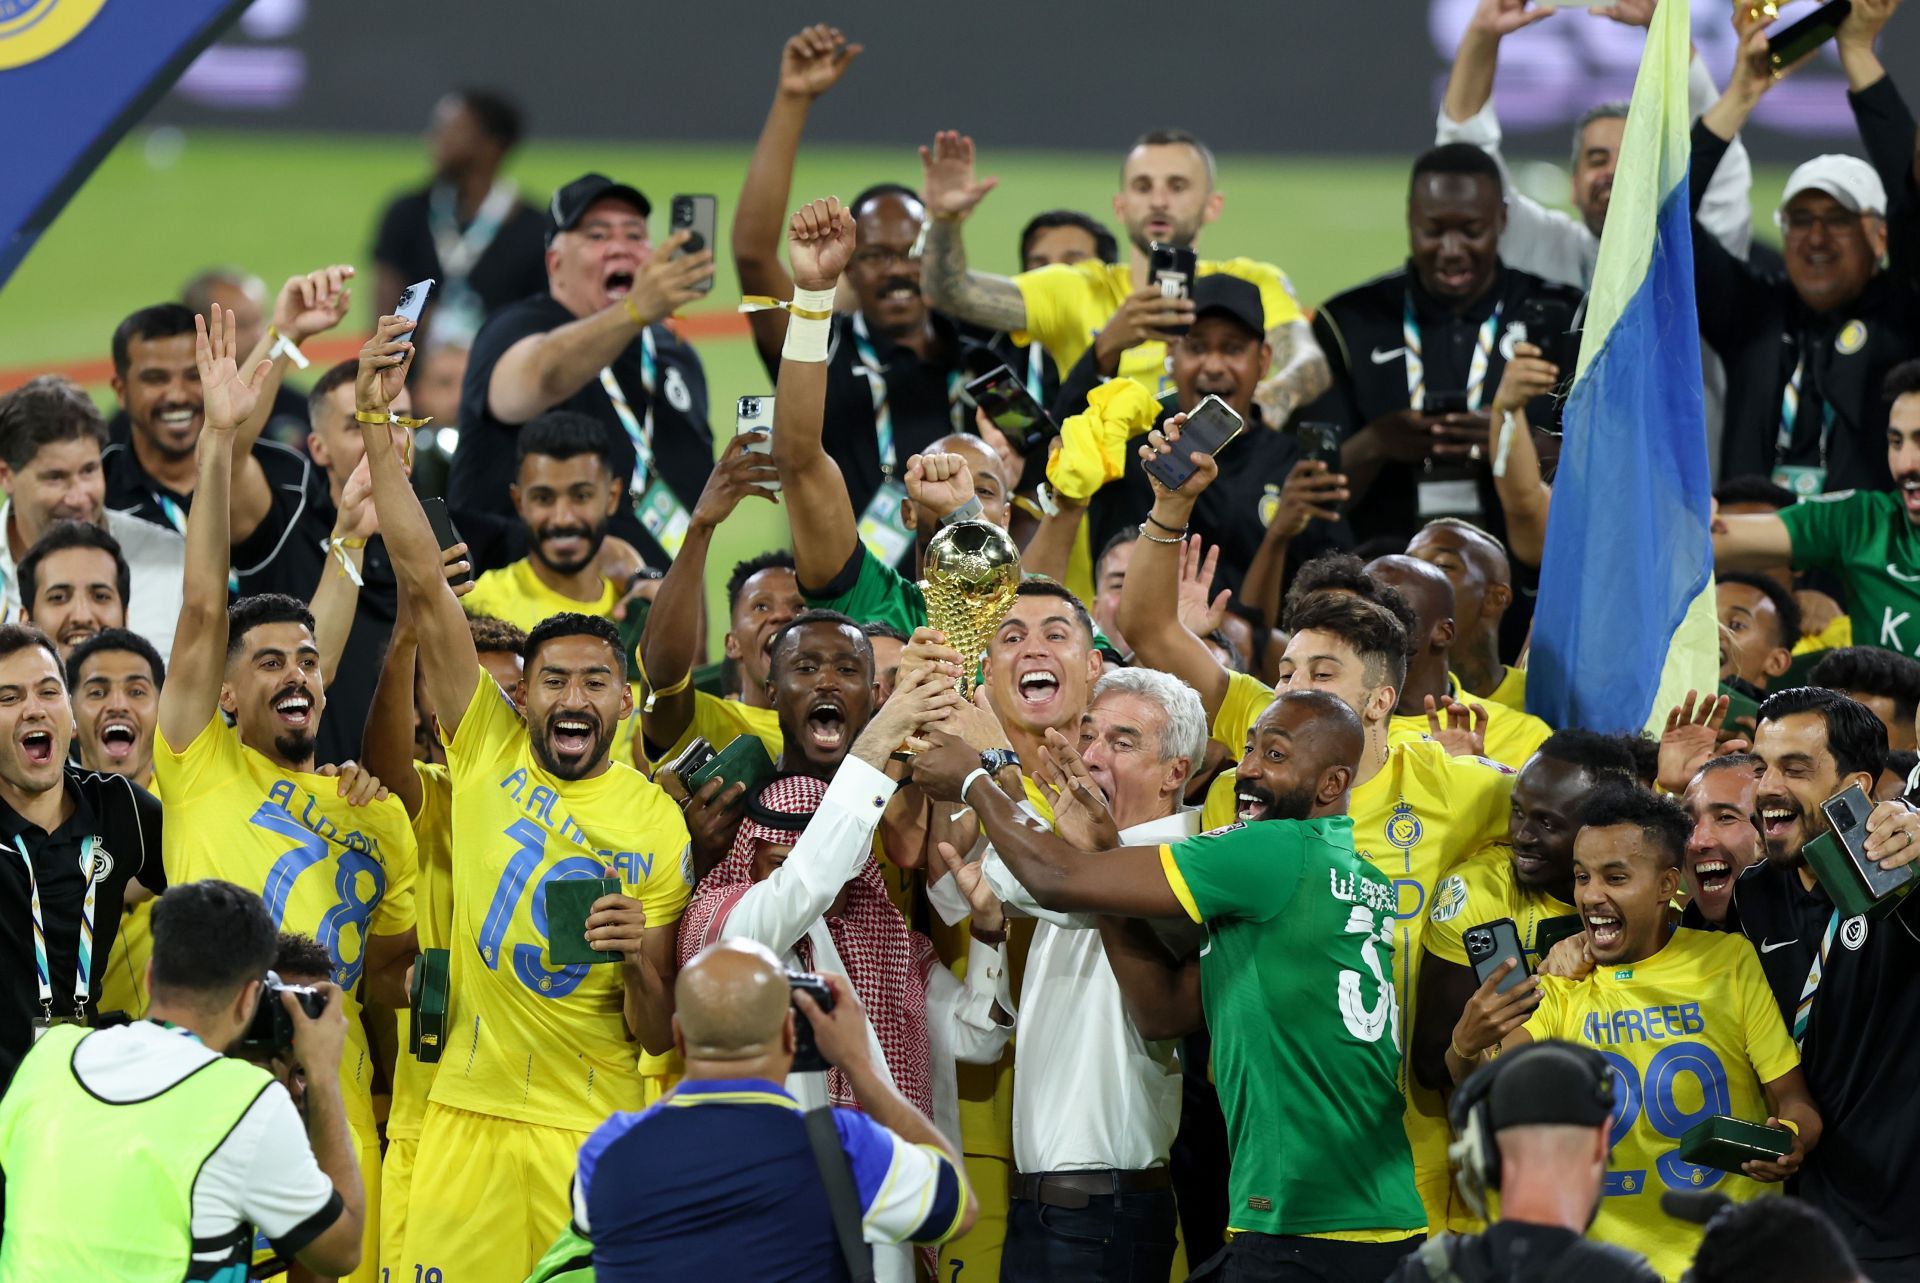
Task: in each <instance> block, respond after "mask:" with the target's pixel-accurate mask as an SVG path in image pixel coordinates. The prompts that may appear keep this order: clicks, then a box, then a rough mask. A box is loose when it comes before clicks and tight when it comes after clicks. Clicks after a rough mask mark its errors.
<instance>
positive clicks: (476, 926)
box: [430, 673, 691, 1131]
mask: <svg viewBox="0 0 1920 1283" xmlns="http://www.w3.org/2000/svg"><path fill="white" fill-rule="evenodd" d="M446 744H447V761H448V766H449V769H450V773H451V776H452V780H453V803H454V805H453V838H454V847H455V849H456V850H458V851H459V853H460V858H459V860H458V861H456V862H455V864H454V896H453V930H452V935H451V940H450V945H449V947H450V948H451V949H452V952H453V977H452V978H453V1010H452V1012H451V1015H450V1018H449V1021H448V1024H449V1027H450V1029H451V1036H450V1038H449V1042H450V1044H451V1045H449V1046H448V1048H447V1050H446V1054H445V1058H444V1059H443V1060H442V1062H441V1065H440V1071H439V1072H438V1073H437V1074H436V1075H435V1076H434V1081H433V1091H432V1093H431V1097H430V1099H432V1100H433V1102H434V1103H436V1104H440V1105H445V1106H447V1107H449V1108H452V1109H464V1110H468V1111H470V1112H472V1113H476V1114H485V1115H488V1116H490V1117H495V1118H505V1119H510V1120H514V1121H518V1122H527V1123H538V1124H541V1125H543V1126H547V1127H559V1128H568V1129H572V1130H575V1131H591V1130H593V1128H595V1127H597V1126H599V1125H600V1123H601V1122H603V1121H604V1120H605V1119H606V1117H607V1115H608V1114H609V1113H611V1112H613V1111H614V1110H617V1109H638V1108H640V1107H641V1103H642V1102H641V1089H640V1077H639V1074H638V1072H637V1070H636V1059H637V1057H638V1054H639V1051H640V1048H639V1046H638V1044H636V1043H634V1042H633V1041H631V1040H630V1039H629V1038H628V1036H627V1028H626V1020H625V1017H624V1015H623V1014H622V1013H623V999H624V992H625V991H624V989H623V987H622V981H621V974H620V967H619V966H618V965H617V964H612V963H602V964H597V965H590V964H585V963H574V964H569V965H565V966H556V965H554V964H553V962H552V960H551V958H550V957H549V955H548V948H547V888H548V886H550V885H551V884H552V883H553V882H555V881H557V880H559V879H563V878H598V877H618V878H619V879H620V881H621V882H622V883H623V884H624V885H623V889H624V891H625V894H627V895H629V896H632V897H633V898H635V899H637V900H639V901H640V902H641V904H642V906H643V907H644V908H645V910H646V914H647V922H648V925H649V926H656V927H664V926H669V925H671V924H673V923H675V922H677V921H679V919H680V914H681V912H682V911H683V910H684V909H685V908H686V905H687V900H688V898H689V896H690V894H691V884H690V880H689V877H688V870H687V856H688V851H687V826H686V822H685V821H684V820H683V819H682V818H681V815H680V810H679V808H678V807H676V806H675V805H674V804H673V802H672V801H671V800H669V799H668V797H667V795H666V794H665V793H663V792H662V791H661V790H660V789H659V787H658V786H656V785H655V784H654V783H653V782H652V781H651V780H649V779H647V778H646V777H645V776H644V775H641V774H640V773H639V772H638V771H636V770H634V769H633V768H632V767H631V766H628V765H627V764H626V763H624V762H618V761H616V762H613V763H612V764H611V765H610V766H609V767H608V769H607V770H606V771H605V772H603V773H602V774H600V775H598V776H595V777H594V778H592V779H585V780H561V779H558V778H556V777H555V776H552V775H549V774H548V773H547V772H546V771H545V770H544V769H543V768H542V767H541V766H540V763H539V761H538V759H536V758H535V757H534V755H533V746H532V742H531V741H530V740H529V739H528V736H527V729H526V725H525V723H523V722H522V721H521V720H520V715H519V714H518V713H516V712H515V711H514V708H513V706H512V705H511V704H509V703H508V702H507V701H506V699H505V698H504V697H503V696H502V695H501V694H500V691H499V688H498V687H496V686H495V685H494V684H493V681H492V679H491V678H488V677H487V676H486V675H485V674H484V673H482V674H481V681H480V682H479V683H478V684H477V685H476V687H475V689H474V695H473V700H472V702H471V703H470V704H468V706H467V710H466V713H465V714H464V716H462V718H461V720H460V724H459V730H458V732H457V733H456V734H454V735H453V736H451V737H450V738H448V739H447V741H446Z"/></svg>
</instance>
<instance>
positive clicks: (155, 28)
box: [0, 0, 247, 285]
mask: <svg viewBox="0 0 1920 1283" xmlns="http://www.w3.org/2000/svg"><path fill="white" fill-rule="evenodd" d="M246 7H247V0H0V121H5V122H6V123H5V125H4V128H5V130H6V144H5V147H4V149H0V154H4V155H5V157H6V162H5V174H4V177H0V285H4V284H5V283H6V280H7V278H8V277H9V276H11V275H13V269H14V268H16V267H18V266H20V260H22V259H24V258H25V257H26V256H27V251H28V250H30V249H32V248H33V243H34V241H36V240H38V239H39V237H40V233H41V232H43V231H45V230H46V228H47V225H48V224H49V223H51V222H52V221H53V220H54V217H55V216H56V215H58V214H59V212H60V211H61V210H62V209H63V208H65V206H66V203H67V201H68V200H70V199H71V198H72V197H73V194H74V192H76V191H78V190H79V189H80V184H81V183H84V182H85V181H86V180H87V176H88V175H89V174H91V173H93V171H94V167H95V166H97V165H98V164H99V163H100V160H101V158H102V157H104V156H105V155H106V154H107V152H108V151H109V150H111V149H112V147H113V145H114V144H115V143H116V142H119V141H120V136H121V135H122V134H124V133H126V132H127V130H128V129H130V128H131V127H132V126H133V124H134V122H135V121H137V120H139V119H140V117H141V116H142V115H143V114H145V112H146V110H147V108H148V107H150V106H152V105H153V101H154V99H156V98H158V97H159V96H160V95H161V94H163V93H165V92H166V91H167V89H168V88H169V87H170V86H171V85H172V84H173V82H174V81H176V80H178V79H179V78H180V73H181V72H183V71H185V70H186V69H187V66H188V64H189V63H191V62H192V61H193V60H194V59H195V58H196V57H198V56H199V54H200V51H201V50H202V49H205V48H206V47H207V46H208V45H209V44H211V43H212V42H213V38H214V37H215V36H217V35H219V34H220V32H221V31H222V30H223V29H224V28H225V27H226V25H227V24H228V23H229V22H231V21H232V20H233V19H234V18H235V17H237V16H238V15H239V13H240V11H241V10H242V9H244V8H246Z"/></svg>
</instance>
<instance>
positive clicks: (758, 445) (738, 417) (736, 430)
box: [733, 396, 780, 494]
mask: <svg viewBox="0 0 1920 1283" xmlns="http://www.w3.org/2000/svg"><path fill="white" fill-rule="evenodd" d="M749 432H758V433H760V434H761V435H762V436H764V437H765V438H766V439H765V440H764V441H749V442H748V443H747V449H748V450H749V451H751V452H752V453H754V454H767V455H770V454H772V453H773V398H772V397H770V396H743V397H741V398H740V399H739V401H737V402H736V403H735V404H734V407H733V435H735V436H736V437H743V436H746V435H747V434H748V433H749ZM754 484H755V485H756V486H758V487H759V488H760V489H762V490H769V491H772V492H773V493H774V494H779V493H780V483H779V482H778V481H769V482H758V481H756V482H755V483H754Z"/></svg>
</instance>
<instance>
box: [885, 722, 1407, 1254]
mask: <svg viewBox="0 0 1920 1283" xmlns="http://www.w3.org/2000/svg"><path fill="white" fill-rule="evenodd" d="M933 739H934V742H935V747H934V748H933V749H932V750H931V751H929V752H924V753H921V754H920V755H919V756H917V757H916V758H915V759H914V763H913V776H914V780H915V782H916V783H918V784H919V785H920V787H921V788H922V789H924V790H925V791H926V792H927V793H928V794H929V795H931V796H932V797H935V798H938V799H940V800H942V801H948V802H964V803H965V804H967V805H969V806H971V807H972V808H973V809H974V812H975V813H976V814H977V815H978V817H979V819H980V823H981V826H982V827H983V828H984V829H985V830H986V834H987V837H988V839H989V840H990V841H991V842H992V843H993V845H994V848H995V850H997V851H998V852H999V854H1000V857H1001V859H1002V860H1003V861H1005V863H1006V866H1007V868H1008V869H1009V870H1010V871H1011V872H1012V873H1013V875H1014V876H1015V877H1017V878H1018V879H1019V880H1020V882H1021V884H1022V885H1023V886H1025V887H1026V889H1027V891H1028V892H1029V893H1031V894H1032V896H1033V898H1034V899H1035V900H1037V901H1039V903H1040V904H1041V905H1042V906H1043V907H1045V908H1048V909H1055V910H1061V911H1081V912H1092V913H1104V914H1112V915H1121V916H1124V917H1129V918H1155V917H1158V918H1168V917H1185V918H1190V919H1191V920H1192V921H1194V922H1203V923H1205V924H1206V926H1207V931H1208V937H1209V947H1208V949H1207V950H1206V952H1205V953H1204V954H1203V955H1202V956H1201V957H1200V958H1199V959H1198V961H1197V962H1195V961H1189V962H1187V963H1183V964H1181V965H1179V966H1178V967H1169V966H1168V965H1167V964H1166V962H1165V961H1164V957H1165V955H1164V953H1162V952H1160V951H1159V950H1158V949H1157V947H1156V946H1155V945H1154V944H1153V943H1152V940H1151V937H1148V939H1147V940H1145V941H1142V940H1141V939H1140V937H1139V934H1138V932H1137V931H1136V930H1135V929H1134V928H1133V927H1131V926H1129V927H1112V926H1109V927H1103V928H1102V931H1103V935H1104V937H1105V938H1106V942H1107V957H1108V960H1109V961H1110V962H1111V964H1112V966H1113V970H1114V974H1115V976H1116V977H1117V978H1118V979H1119V980H1120V985H1121V989H1122V991H1123V992H1124V994H1125V996H1126V999H1127V1007H1128V1014H1129V1015H1130V1016H1131V1017H1132V1018H1133V1020H1134V1022H1135V1023H1136V1024H1138V1025H1139V1026H1140V1031H1141V1033H1142V1034H1144V1035H1145V1036H1147V1037H1149V1038H1166V1037H1174V1036H1177V1035H1180V1034H1185V1033H1188V1032H1191V1031H1193V1030H1195V1029H1198V1028H1199V1027H1200V1023H1201V1019H1202V1016H1203V1015H1204V1017H1205V1022H1206V1026H1207V1028H1208V1030H1209V1032H1210V1033H1211V1034H1212V1036H1213V1068H1214V1077H1215V1080H1216V1082H1217V1083H1218V1085H1219V1089H1220V1102H1221V1105H1222V1107H1223V1109H1224V1111H1225V1113H1226V1118H1227V1133H1228V1145H1229V1148H1230V1150H1231V1152H1232V1155H1233V1163H1232V1173H1231V1183H1230V1188H1229V1199H1230V1201H1229V1209H1230V1210H1229V1218H1228V1220H1229V1225H1230V1227H1231V1228H1232V1229H1234V1230H1235V1231H1236V1234H1235V1236H1234V1238H1233V1240H1232V1241H1231V1243H1229V1245H1228V1246H1227V1247H1226V1249H1225V1250H1224V1251H1223V1252H1222V1253H1221V1254H1220V1255H1219V1256H1217V1257H1216V1258H1215V1260H1214V1261H1213V1262H1211V1263H1209V1265H1206V1266H1202V1267H1201V1268H1200V1270H1199V1271H1198V1272H1197V1273H1196V1274H1195V1277H1196V1278H1198V1277H1202V1276H1209V1277H1211V1276H1213V1273H1215V1272H1217V1273H1218V1274H1219V1275H1220V1276H1223V1277H1227V1278H1237V1277H1241V1276H1242V1274H1241V1271H1246V1274H1245V1276H1246V1277H1260V1278H1267V1277H1293V1275H1292V1274H1280V1273H1276V1272H1275V1271H1277V1270H1278V1267H1279V1263H1280V1262H1282V1261H1284V1262H1287V1263H1289V1264H1290V1265H1292V1266H1293V1267H1294V1269H1295V1270H1296V1271H1299V1270H1301V1268H1302V1267H1306V1268H1305V1271H1304V1272H1301V1273H1300V1275H1299V1276H1300V1277H1321V1278H1328V1279H1338V1278H1384V1277H1385V1276H1386V1275H1387V1273H1389V1272H1390V1271H1391V1270H1392V1269H1393V1266H1394V1263H1395V1262H1396V1261H1397V1260H1398V1259H1399V1258H1400V1257H1402V1256H1404V1255H1405V1254H1406V1252H1407V1250H1408V1247H1409V1246H1410V1244H1411V1242H1412V1241H1413V1240H1416V1239H1418V1238H1419V1236H1420V1234H1421V1232H1422V1229H1423V1227H1424V1226H1425V1225H1426V1211H1425V1209H1424V1208H1423V1207H1422V1205H1421V1202H1420V1197H1419V1195H1418V1194H1417V1193H1416V1192H1415V1189H1414V1183H1413V1159H1412V1156H1411V1152H1410V1150H1409V1149H1408V1146H1407V1137H1406V1133H1405V1131H1404V1130H1403V1129H1402V1127H1401V1123H1400V1116H1401V1113H1402V1110H1403V1108H1404V1102H1403V1101H1402V1099H1401V1095H1400V1087H1399V1078H1398V1075H1399V1071H1400V1017H1399V1009H1398V1006H1397V1004H1396V1001H1395V998H1394V990H1393V981H1392V977H1393V974H1394V956H1393V955H1394V948H1393V938H1394V931H1393V924H1394V910H1395V907H1396V902H1397V893H1396V891H1395V889H1394V885H1393V882H1392V881H1391V880H1390V879H1389V878H1388V877H1387V875H1386V874H1384V873H1381V872H1380V871H1379V870H1377V869H1375V868H1374V867H1373V865H1372V864H1371V863H1369V862H1368V861H1367V860H1366V859H1365V858H1363V857H1361V856H1360V855H1359V854H1357V853H1356V852H1355V850H1354V846H1353V822H1352V821H1351V820H1350V819H1348V818H1347V816H1346V810H1347V797H1348V791H1349V789H1350V788H1351V786H1352V783H1353V777H1354V773H1355V771H1356V769H1357V768H1358V765H1359V762H1360V755H1361V753H1362V751H1363V749H1364V745H1365V735H1364V732H1363V730H1362V728H1361V724H1360V718H1359V716H1358V714H1356V713H1355V712H1354V711H1353V710H1352V709H1351V708H1349V707H1348V706H1347V705H1346V704H1345V703H1344V702H1343V701H1341V700H1340V699H1338V698H1337V697H1335V696H1333V695H1331V694H1328V693H1327V692H1325V691H1314V690H1307V691H1288V692H1285V693H1283V694H1281V695H1279V696H1278V697H1277V698H1276V699H1275V700H1274V701H1273V703H1272V704H1270V705H1269V706H1268V707H1267V709H1266V711H1265V712H1263V713H1262V714H1261V715H1260V718H1259V720H1258V721H1257V722H1255V723H1254V726H1253V729H1252V731H1251V732H1250V734H1249V735H1248V744H1247V752H1246V756H1245V757H1244V758H1242V759H1241V762H1240V766H1239V770H1238V772H1237V785H1236V787H1237V791H1238V793H1239V795H1240V802H1241V810H1242V814H1244V815H1246V816H1247V817H1248V818H1247V820H1245V821H1244V822H1242V823H1239V824H1232V825H1229V826H1227V827H1226V828H1224V829H1218V830H1215V831H1214V832H1212V833H1203V834H1201V835H1199V836H1198V837H1192V838H1187V839H1185V840H1183V841H1180V842H1175V843H1171V844H1167V845H1161V846H1130V847H1120V848H1117V849H1115V850H1109V851H1096V852H1086V851H1081V850H1078V849H1076V848H1075V847H1073V846H1072V845H1071V844H1070V843H1068V842H1067V841H1066V840H1065V839H1063V838H1060V837H1058V836H1056V835H1055V834H1053V833H1051V832H1049V831H1047V830H1046V829H1043V828H1041V827H1039V826H1038V825H1036V824H1034V823H1032V822H1030V821H1029V820H1028V819H1027V817H1026V815H1025V813H1024V812H1023V811H1021V810H1020V809H1018V808H1017V807H1016V806H1015V805H1014V803H1013V801H1012V800H1011V799H1009V798H1008V797H1007V796H1006V795H1005V794H1004V793H1002V792H1001V791H1000V789H999V787H998V786H997V785H995V784H994V783H993V780H992V778H991V777H990V776H989V775H988V774H987V773H986V771H985V770H983V769H981V763H980V759H979V754H978V753H977V752H976V751H975V750H974V749H973V748H972V747H971V746H969V745H967V744H965V743H964V742H962V741H960V740H956V739H953V738H952V737H950V736H946V735H943V734H941V733H940V732H937V731H936V732H933ZM1303 1153H1311V1154H1313V1155H1315V1160H1314V1161H1313V1162H1312V1163H1301V1162H1298V1161H1296V1157H1297V1155H1299V1154H1303ZM1331 1233H1340V1234H1342V1235H1343V1236H1344V1237H1342V1238H1337V1239H1335V1238H1319V1237H1307V1236H1308V1235H1323V1234H1331ZM1262 1271H1266V1272H1262Z"/></svg>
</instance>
